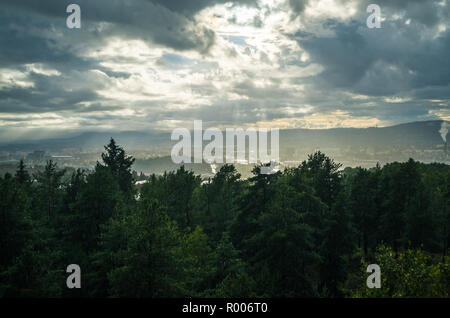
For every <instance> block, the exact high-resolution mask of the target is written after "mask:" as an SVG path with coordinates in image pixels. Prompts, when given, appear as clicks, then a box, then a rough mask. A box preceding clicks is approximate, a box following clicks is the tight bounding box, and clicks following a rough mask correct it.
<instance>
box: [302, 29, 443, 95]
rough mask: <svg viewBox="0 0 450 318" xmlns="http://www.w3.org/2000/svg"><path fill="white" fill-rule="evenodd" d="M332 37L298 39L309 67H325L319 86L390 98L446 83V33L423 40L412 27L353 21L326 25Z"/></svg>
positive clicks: (419, 30)
mask: <svg viewBox="0 0 450 318" xmlns="http://www.w3.org/2000/svg"><path fill="white" fill-rule="evenodd" d="M327 26H328V27H329V28H330V29H331V30H333V31H334V33H335V35H333V36H327V37H320V36H311V35H309V36H306V37H305V36H303V35H302V36H300V38H299V44H300V45H301V46H302V47H303V48H305V49H306V51H308V52H309V53H310V55H311V59H312V61H313V62H317V63H319V64H321V65H323V66H324V67H325V71H324V72H323V73H322V74H320V75H319V76H318V78H317V79H315V80H318V82H316V83H322V84H323V85H329V86H330V87H336V88H345V89H349V90H352V91H354V92H355V93H359V94H366V95H392V94H396V93H399V92H402V91H407V90H410V89H417V88H423V87H426V86H432V85H438V86H442V85H444V86H446V85H447V84H449V83H450V61H449V59H448V52H450V33H449V32H448V31H446V32H444V33H442V34H440V35H439V36H438V37H436V38H432V37H431V36H430V35H428V36H422V35H421V33H422V28H421V27H420V26H419V25H417V24H412V25H405V24H404V23H399V22H396V21H392V22H385V23H383V27H382V28H381V29H368V28H367V27H365V26H364V25H361V23H359V22H357V21H353V22H350V23H342V22H336V21H330V22H329V23H327Z"/></svg>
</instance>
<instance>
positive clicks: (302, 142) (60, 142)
mask: <svg viewBox="0 0 450 318" xmlns="http://www.w3.org/2000/svg"><path fill="white" fill-rule="evenodd" d="M446 127H447V128H446ZM448 128H450V125H449V123H448V122H444V121H442V120H435V121H422V122H413V123H407V124H400V125H395V126H390V127H380V128H375V127H370V128H333V129H286V130H280V148H281V149H280V151H283V149H286V148H314V149H321V148H349V147H350V148H352V147H353V148H354V147H369V146H370V147H376V148H385V147H387V148H392V147H401V148H404V147H416V148H421V149H423V148H433V147H436V146H437V145H443V144H444V139H443V138H447V136H448V130H447V131H445V129H448ZM111 137H112V138H114V139H115V140H116V141H117V143H118V144H120V145H122V146H123V147H124V148H125V149H126V150H154V151H161V152H162V153H167V154H170V149H171V147H172V146H173V144H174V143H175V142H174V141H171V140H170V133H169V132H158V131H151V132H140V131H122V132H85V133H81V134H80V135H78V136H74V137H69V138H60V139H42V140H38V141H28V142H27V141H23V142H16V143H3V144H0V150H16V149H20V150H22V151H27V150H28V151H33V150H37V149H39V150H46V151H58V150H61V149H66V148H72V149H80V150H83V151H100V150H102V149H103V145H105V144H107V143H108V141H109V139H110V138H111Z"/></svg>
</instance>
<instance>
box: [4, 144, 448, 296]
mask: <svg viewBox="0 0 450 318" xmlns="http://www.w3.org/2000/svg"><path fill="white" fill-rule="evenodd" d="M102 159H103V163H102V164H100V163H98V164H97V166H96V167H95V169H93V171H82V170H77V171H74V172H73V173H72V175H67V171H66V170H61V169H59V168H58V167H57V166H56V164H55V163H53V162H52V161H49V162H47V165H46V166H45V168H44V169H43V171H41V172H39V173H37V174H36V175H35V176H33V177H31V176H30V175H29V173H28V172H27V168H26V167H25V165H24V163H23V161H21V162H20V163H19V166H18V168H17V171H16V174H15V175H14V176H12V175H9V174H7V175H5V176H4V177H3V178H0V196H1V200H0V250H1V254H0V296H6V297H349V296H356V297H416V296H430V297H448V286H450V284H449V271H448V256H447V254H448V246H449V243H450V167H449V166H447V165H442V164H428V165H426V164H421V163H418V162H415V161H413V160H412V159H411V160H409V161H408V162H405V163H397V162H395V163H391V164H388V165H386V166H384V167H382V168H381V167H379V166H378V165H377V167H375V168H373V169H369V170H367V169H362V168H354V169H352V168H346V169H344V170H341V169H340V168H341V166H340V164H336V163H334V161H333V160H332V159H331V158H328V157H327V156H326V155H325V154H323V153H321V152H316V153H314V154H312V155H310V156H309V157H308V160H306V161H304V162H302V164H301V165H300V166H299V167H297V168H289V169H286V170H284V171H282V172H277V173H275V174H271V175H266V174H261V166H257V167H255V168H254V169H253V176H252V177H251V178H249V179H248V180H242V179H241V176H240V175H239V173H238V172H237V171H236V169H235V167H234V166H233V165H223V166H222V167H221V169H220V170H219V171H218V172H217V174H216V175H215V176H214V177H213V178H210V179H208V180H202V179H201V177H200V176H196V175H195V174H194V173H193V172H192V171H189V170H186V169H185V168H184V167H181V168H179V169H178V170H177V171H172V172H167V173H164V174H163V175H161V176H156V175H153V176H151V177H150V178H149V180H148V181H147V182H146V183H145V184H144V185H143V186H142V187H141V188H140V189H139V191H138V189H137V188H136V187H135V186H134V179H135V178H141V177H142V178H143V176H142V175H141V176H138V175H137V173H134V176H133V173H132V172H131V168H132V164H133V162H134V159H133V158H132V157H130V156H128V155H127V154H126V153H125V151H124V149H123V148H121V147H120V146H119V145H117V144H116V142H115V141H114V140H113V139H111V141H110V143H109V144H108V146H106V147H105V153H104V154H103V155H102ZM388 246H390V247H388ZM369 260H370V262H369ZM371 263H377V264H379V265H380V266H381V270H382V277H383V278H382V279H383V281H382V286H383V287H382V288H381V289H380V290H368V289H367V288H365V287H364V286H365V285H364V284H365V278H367V275H368V274H367V273H366V272H365V267H366V266H367V264H371ZM69 264H78V265H80V267H81V269H82V288H81V289H68V288H67V287H66V278H67V276H68V275H69V274H67V273H66V272H65V270H66V267H67V265H69ZM416 269H418V270H416Z"/></svg>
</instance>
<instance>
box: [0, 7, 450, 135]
mask: <svg viewBox="0 0 450 318" xmlns="http://www.w3.org/2000/svg"><path fill="white" fill-rule="evenodd" d="M70 3H76V4H78V5H79V6H80V8H81V28H79V29H76V28H74V29H70V28H68V27H67V25H66V19H67V17H68V16H69V15H70V13H66V7H67V6H68V5H69V4H70ZM370 3H375V4H377V5H379V7H380V9H381V28H369V27H368V26H367V24H366V20H367V18H368V17H369V15H370V14H371V13H368V12H367V10H366V9H367V6H368V5H369V4H370ZM449 56H450V0H439V1H432V0H429V1H426V0H409V1H406V0H398V1H395V0H370V1H369V0H368V1H366V0H358V1H357V0H334V1H333V0H320V1H312V0H310V1H308V0H278V1H274V0H241V1H224V0H211V1H207V0H96V1H89V0H70V1H61V0H46V1H35V0H2V1H1V3H0V141H5V140H7V141H13V140H22V139H33V138H46V137H54V136H64V135H67V134H71V133H79V132H83V131H112V130H114V131H116V130H121V131H123V130H127V131H128V130H142V131H146V130H165V131H170V130H173V129H175V128H188V129H189V128H192V126H193V121H194V120H202V121H203V127H204V128H207V127H218V128H222V129H224V128H227V127H243V128H247V127H255V128H274V127H276V128H280V129H286V128H311V129H323V128H335V127H374V126H379V127H380V126H389V125H393V124H398V123H405V122H412V121H422V120H436V119H444V120H450V109H449V104H450V60H449Z"/></svg>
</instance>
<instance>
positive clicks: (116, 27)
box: [2, 0, 255, 53]
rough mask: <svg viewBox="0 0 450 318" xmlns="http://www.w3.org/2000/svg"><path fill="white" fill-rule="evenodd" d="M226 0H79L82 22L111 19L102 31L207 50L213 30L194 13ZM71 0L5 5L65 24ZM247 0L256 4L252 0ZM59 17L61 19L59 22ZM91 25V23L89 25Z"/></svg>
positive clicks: (14, 0) (18, 0)
mask: <svg viewBox="0 0 450 318" xmlns="http://www.w3.org/2000/svg"><path fill="white" fill-rule="evenodd" d="M224 2H226V1H221V0H218V1H203V0H194V1H174V0H169V1H166V0H164V1H163V0H151V1H150V0H127V1H125V0H97V1H89V0H78V1H77V2H76V3H77V4H78V5H79V6H80V8H81V14H82V23H84V24H89V23H99V22H107V23H110V25H108V26H105V28H104V29H103V30H102V35H103V36H107V35H116V36H117V35H122V36H124V37H127V38H139V39H142V40H144V41H148V42H149V43H151V42H155V43H157V44H161V45H165V46H168V47H171V48H174V49H176V50H197V51H199V52H201V53H207V52H208V51H209V49H210V48H211V46H212V45H213V44H214V41H215V34H214V32H213V31H212V30H210V29H207V28H205V27H202V26H198V25H196V24H195V23H193V21H192V15H193V14H195V13H196V12H198V11H199V10H201V9H203V8H205V7H207V6H211V5H214V4H216V3H224ZM69 3H71V2H69V1H59V0H48V1H44V2H37V1H34V0H4V1H3V2H2V6H3V8H4V9H9V10H11V9H15V8H16V9H17V8H18V9H20V10H23V11H27V12H35V13H38V14H41V15H44V16H47V17H51V18H53V19H55V25H59V26H60V27H61V28H65V19H66V17H67V15H68V14H67V13H66V7H67V5H68V4H69ZM242 3H243V4H248V5H251V4H255V1H253V0H248V1H244V2H242ZM56 20H57V22H56ZM88 27H89V26H88Z"/></svg>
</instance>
